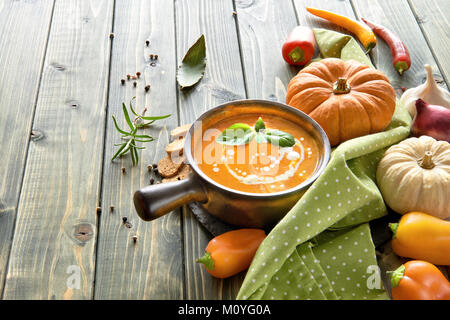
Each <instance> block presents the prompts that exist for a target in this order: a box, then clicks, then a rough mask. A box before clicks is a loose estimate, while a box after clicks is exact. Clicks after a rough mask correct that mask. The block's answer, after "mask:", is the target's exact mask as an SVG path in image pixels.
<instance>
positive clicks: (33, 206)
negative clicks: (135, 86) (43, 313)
mask: <svg viewBox="0 0 450 320" xmlns="http://www.w3.org/2000/svg"><path fill="white" fill-rule="evenodd" d="M112 13H113V2H112V1H109V0H104V1H84V0H79V1H70V2H67V1H62V0H57V1H56V3H55V8H54V14H53V20H52V26H51V31H50V36H49V42H48V49H47V54H46V60H45V65H44V70H43V76H42V83H41V86H40V90H39V97H38V101H37V106H36V114H35V119H34V123H33V130H35V131H37V132H39V133H41V134H42V136H41V139H36V140H34V141H33V142H32V143H30V147H29V155H28V159H27V164H26V170H25V176H24V183H23V188H22V192H21V197H20V202H19V207H18V213H17V221H16V228H15V233H14V239H13V244H12V249H11V256H10V262H9V268H8V271H7V272H8V273H7V278H6V284H5V289H4V298H5V299H90V298H92V288H93V280H94V262H95V255H94V252H95V250H94V249H95V238H96V234H97V230H96V225H97V213H96V207H97V205H98V200H99V199H98V197H99V187H100V172H101V164H102V159H103V134H104V121H105V107H106V91H107V79H108V70H109V54H110V41H111V40H110V38H109V33H110V31H111V23H112Z"/></svg>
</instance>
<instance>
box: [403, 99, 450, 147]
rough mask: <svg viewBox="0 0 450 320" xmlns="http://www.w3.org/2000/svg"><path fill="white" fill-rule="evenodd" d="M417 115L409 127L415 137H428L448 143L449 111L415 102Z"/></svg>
mask: <svg viewBox="0 0 450 320" xmlns="http://www.w3.org/2000/svg"><path fill="white" fill-rule="evenodd" d="M416 109H417V115H416V116H415V118H414V121H413V124H412V126H411V134H412V135H413V136H415V137H420V136H429V137H433V138H435V139H436V140H443V141H447V142H450V110H449V109H447V108H445V107H442V106H437V105H432V104H428V103H426V102H425V101H424V100H422V99H417V100H416Z"/></svg>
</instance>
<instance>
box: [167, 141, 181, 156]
mask: <svg viewBox="0 0 450 320" xmlns="http://www.w3.org/2000/svg"><path fill="white" fill-rule="evenodd" d="M183 149H184V138H181V139H177V140H174V141H172V142H171V143H169V144H168V145H167V147H166V152H167V155H168V156H170V157H173V156H181V155H182V154H183Z"/></svg>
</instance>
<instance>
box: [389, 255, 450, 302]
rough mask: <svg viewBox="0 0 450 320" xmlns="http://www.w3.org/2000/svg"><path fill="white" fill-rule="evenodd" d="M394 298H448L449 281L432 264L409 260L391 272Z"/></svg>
mask: <svg viewBox="0 0 450 320" xmlns="http://www.w3.org/2000/svg"><path fill="white" fill-rule="evenodd" d="M391 283H392V298H393V299H394V300H450V282H448V280H447V279H446V278H445V277H444V275H443V274H442V273H441V271H440V270H439V269H438V268H437V267H436V266H435V265H433V264H431V263H429V262H426V261H420V260H411V261H408V262H407V263H405V264H404V265H401V266H400V267H399V268H398V269H397V270H395V271H394V272H393V273H392V274H391Z"/></svg>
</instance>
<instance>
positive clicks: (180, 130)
mask: <svg viewBox="0 0 450 320" xmlns="http://www.w3.org/2000/svg"><path fill="white" fill-rule="evenodd" d="M191 126H192V123H188V124H185V125H182V126H179V127H177V128H175V129H173V130H172V131H170V138H171V139H172V140H175V139H180V138H184V136H185V135H186V133H187V132H188V131H189V128H190V127H191Z"/></svg>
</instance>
